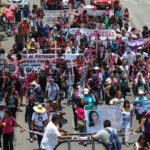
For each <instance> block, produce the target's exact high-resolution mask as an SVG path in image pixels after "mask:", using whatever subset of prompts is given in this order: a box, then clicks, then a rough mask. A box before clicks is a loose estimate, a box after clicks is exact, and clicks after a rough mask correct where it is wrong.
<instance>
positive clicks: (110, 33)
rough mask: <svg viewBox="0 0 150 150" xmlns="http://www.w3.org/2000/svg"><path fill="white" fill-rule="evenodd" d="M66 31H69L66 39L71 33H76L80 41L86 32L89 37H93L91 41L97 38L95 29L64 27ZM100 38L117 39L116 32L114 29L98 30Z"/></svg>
mask: <svg viewBox="0 0 150 150" xmlns="http://www.w3.org/2000/svg"><path fill="white" fill-rule="evenodd" d="M62 30H63V32H64V33H66V32H67V34H66V39H68V37H69V35H70V34H71V35H74V36H75V37H76V39H77V40H78V42H79V41H80V39H81V38H83V34H86V35H87V37H91V41H93V40H95V34H94V31H95V30H94V29H82V28H81V29H78V28H71V29H69V30H68V29H62ZM98 31H99V35H100V39H101V40H103V41H104V40H106V39H107V38H108V39H109V40H115V39H116V32H115V31H114V30H98Z"/></svg>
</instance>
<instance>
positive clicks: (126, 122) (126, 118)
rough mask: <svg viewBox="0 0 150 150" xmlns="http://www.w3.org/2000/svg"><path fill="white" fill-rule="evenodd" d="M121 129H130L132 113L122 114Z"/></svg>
mask: <svg viewBox="0 0 150 150" xmlns="http://www.w3.org/2000/svg"><path fill="white" fill-rule="evenodd" d="M121 127H122V128H130V112H122V116H121Z"/></svg>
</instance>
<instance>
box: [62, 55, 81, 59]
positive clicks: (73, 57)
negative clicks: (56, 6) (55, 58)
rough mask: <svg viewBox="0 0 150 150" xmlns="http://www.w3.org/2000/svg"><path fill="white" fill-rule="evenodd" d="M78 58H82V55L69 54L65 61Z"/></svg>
mask: <svg viewBox="0 0 150 150" xmlns="http://www.w3.org/2000/svg"><path fill="white" fill-rule="evenodd" d="M78 56H82V54H67V55H65V60H76V59H77V57H78Z"/></svg>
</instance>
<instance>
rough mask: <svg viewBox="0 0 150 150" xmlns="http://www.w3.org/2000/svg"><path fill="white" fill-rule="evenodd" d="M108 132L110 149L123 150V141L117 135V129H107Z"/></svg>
mask: <svg viewBox="0 0 150 150" xmlns="http://www.w3.org/2000/svg"><path fill="white" fill-rule="evenodd" d="M105 130H106V131H107V132H108V133H109V135H110V136H109V140H110V142H109V144H108V145H107V146H108V147H109V150H121V143H120V140H119V138H118V136H117V134H116V133H115V130H114V129H113V131H112V132H111V131H110V130H108V129H105Z"/></svg>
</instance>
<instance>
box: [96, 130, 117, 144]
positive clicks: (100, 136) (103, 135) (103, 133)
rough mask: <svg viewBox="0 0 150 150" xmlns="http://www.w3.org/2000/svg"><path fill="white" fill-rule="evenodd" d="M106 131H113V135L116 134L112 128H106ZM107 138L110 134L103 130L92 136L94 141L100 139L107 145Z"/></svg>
mask: <svg viewBox="0 0 150 150" xmlns="http://www.w3.org/2000/svg"><path fill="white" fill-rule="evenodd" d="M106 129H108V130H109V131H110V132H112V131H113V130H115V133H116V134H117V131H116V129H114V128H112V127H107V128H106ZM109 137H110V134H109V133H108V132H107V131H106V130H105V129H102V130H100V131H99V132H98V133H96V134H95V135H94V138H95V139H100V140H102V142H104V143H105V144H109V142H110V140H109Z"/></svg>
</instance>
